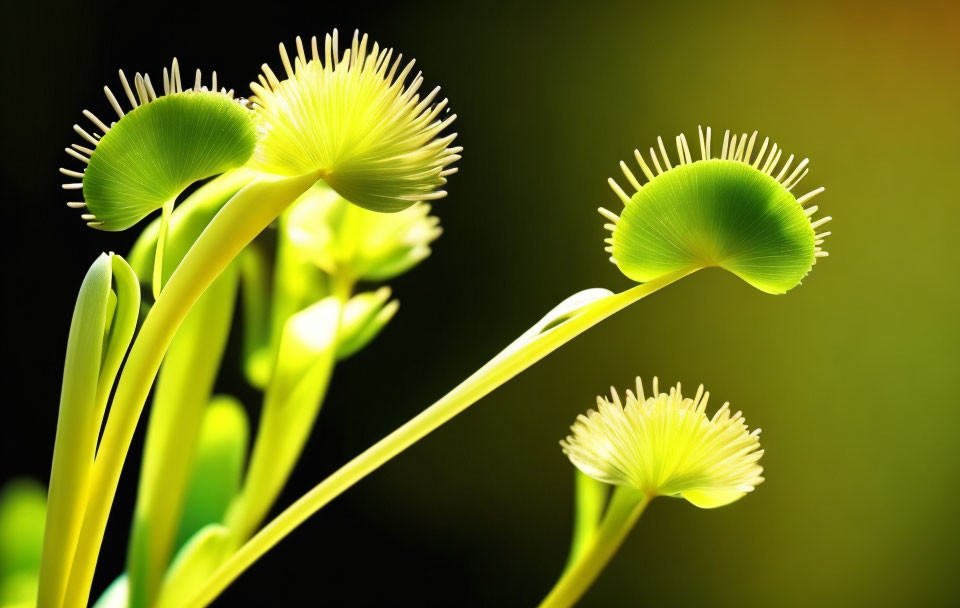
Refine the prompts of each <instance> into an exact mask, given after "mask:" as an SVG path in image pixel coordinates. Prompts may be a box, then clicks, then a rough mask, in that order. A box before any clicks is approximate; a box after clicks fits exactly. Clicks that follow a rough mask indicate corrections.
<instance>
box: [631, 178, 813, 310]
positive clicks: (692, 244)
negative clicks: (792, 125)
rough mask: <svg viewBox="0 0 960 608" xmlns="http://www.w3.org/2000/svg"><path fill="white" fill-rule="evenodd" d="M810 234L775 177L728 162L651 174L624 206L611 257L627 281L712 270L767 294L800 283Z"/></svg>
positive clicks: (809, 260)
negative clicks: (652, 177)
mask: <svg viewBox="0 0 960 608" xmlns="http://www.w3.org/2000/svg"><path fill="white" fill-rule="evenodd" d="M814 240H815V239H814V230H813V228H812V227H811V223H810V220H809V219H808V217H807V214H806V213H805V212H804V209H803V207H802V206H801V205H800V204H799V203H798V202H797V199H796V198H795V197H794V195H793V194H791V193H790V192H789V191H788V190H787V189H786V188H784V186H783V185H782V184H781V183H779V182H778V181H777V180H776V179H774V178H773V177H771V176H769V175H767V174H765V173H763V172H761V171H759V170H757V169H755V168H753V167H752V166H750V165H748V164H745V163H742V162H738V161H732V160H706V161H697V162H695V163H692V164H686V165H682V166H678V167H674V168H673V169H671V170H669V171H667V172H665V173H663V174H661V175H657V176H656V178H655V179H653V181H651V182H650V183H648V184H645V185H644V186H643V187H642V188H640V190H639V191H637V192H636V193H635V194H634V195H633V197H632V198H631V199H630V201H629V202H628V203H627V205H626V207H625V208H624V210H623V213H622V214H621V215H620V219H619V221H618V222H617V224H616V228H615V229H614V231H613V257H614V259H615V260H616V264H617V266H618V267H619V268H620V270H621V271H623V273H624V274H625V275H627V276H628V277H630V278H631V279H633V280H635V281H640V282H646V281H650V280H652V279H655V278H657V277H660V276H663V275H665V274H668V273H670V272H675V271H680V270H694V269H697V268H704V267H709V266H718V267H720V268H724V269H726V270H729V271H730V272H732V273H734V274H736V275H737V276H739V277H740V278H742V279H743V280H745V281H746V282H748V283H750V284H751V285H753V286H754V287H756V288H758V289H760V290H762V291H765V292H768V293H783V292H785V291H787V290H789V289H791V288H793V287H795V286H796V285H798V284H799V283H800V281H801V280H802V279H803V278H804V277H805V276H806V275H807V273H808V272H809V271H810V269H811V268H812V267H813V263H814V259H815V258H814V250H815V244H814Z"/></svg>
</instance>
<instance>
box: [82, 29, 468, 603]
mask: <svg viewBox="0 0 960 608" xmlns="http://www.w3.org/2000/svg"><path fill="white" fill-rule="evenodd" d="M297 46H298V54H297V57H296V58H295V60H294V64H292V65H291V63H290V60H289V57H288V56H287V55H286V52H285V51H284V49H283V47H282V46H281V54H282V59H283V63H284V67H285V69H286V72H287V76H288V79H287V80H284V81H280V80H279V79H277V78H276V76H274V75H273V72H272V71H270V70H269V68H267V67H266V66H265V70H264V71H265V76H264V77H263V78H262V80H261V84H260V85H257V86H256V92H257V93H258V95H257V96H256V97H255V98H253V99H252V101H253V109H254V111H255V112H256V113H257V116H258V118H257V121H256V122H257V124H258V128H259V130H260V131H259V133H260V135H259V143H258V152H257V153H256V158H255V159H254V162H252V164H251V166H253V167H254V168H255V169H259V171H260V172H259V173H258V174H256V175H255V177H254V178H253V180H252V181H251V182H250V183H249V184H247V185H246V186H245V187H243V188H242V189H241V190H240V191H238V192H237V193H236V194H235V195H234V196H233V197H232V198H231V199H230V200H229V201H228V202H227V204H226V205H224V206H223V208H222V209H221V210H220V212H219V213H218V214H217V215H216V216H215V217H214V218H213V220H212V221H211V222H210V224H209V225H208V226H207V227H206V229H205V230H204V231H203V233H202V234H201V236H200V237H199V238H198V239H197V241H196V242H195V243H194V244H193V246H192V247H191V249H190V250H189V252H188V253H187V254H186V255H185V256H184V258H183V261H182V262H181V263H180V265H179V266H178V267H177V269H176V271H175V272H174V273H173V274H172V275H171V277H170V279H169V282H168V283H167V284H166V285H165V286H164V289H163V291H162V292H160V293H159V295H158V297H157V299H156V302H155V304H154V305H153V307H152V308H151V310H150V313H149V314H148V315H147V317H146V319H145V320H144V322H143V325H142V327H141V330H140V333H139V335H138V337H137V340H136V341H135V342H134V344H133V346H132V348H131V349H130V353H129V356H128V358H127V362H126V364H125V366H124V370H123V374H122V375H121V377H120V380H119V383H118V385H117V390H116V393H115V395H114V399H113V403H112V407H111V413H110V416H109V418H108V420H107V424H106V427H105V429H104V434H103V439H102V441H101V449H100V450H99V451H98V453H97V459H96V462H95V464H94V470H93V480H92V486H91V492H90V498H89V501H88V504H87V511H86V515H85V517H84V521H83V526H82V528H81V531H80V539H79V542H78V543H77V553H76V558H75V560H74V564H73V568H72V569H71V570H70V580H69V583H68V585H67V592H66V596H65V597H66V601H65V602H64V603H65V605H67V606H79V605H82V604H83V603H84V602H85V601H86V599H87V597H88V595H89V588H90V584H91V581H92V577H93V571H94V566H95V563H96V555H97V553H98V551H99V548H100V544H101V542H102V538H103V532H104V529H105V526H106V522H107V518H108V515H109V512H110V506H111V504H112V501H113V496H114V493H115V491H116V487H117V482H118V480H119V476H120V472H121V470H122V467H123V463H124V460H125V457H126V453H127V450H128V448H129V445H130V441H131V439H132V436H133V433H134V431H135V428H136V424H137V421H138V419H139V416H140V413H141V410H142V408H143V406H144V402H145V400H146V397H147V394H148V392H149V388H150V384H151V383H152V381H153V379H154V377H155V375H156V373H157V370H158V368H159V366H160V362H161V361H162V359H163V356H164V354H165V352H166V350H167V348H168V346H169V345H170V342H171V340H172V339H173V337H174V335H175V333H176V331H177V328H178V327H179V325H180V324H181V322H182V321H183V320H184V318H185V316H186V314H187V313H188V311H189V310H190V309H191V307H192V306H193V304H194V303H195V302H196V301H197V299H198V298H199V297H200V296H201V294H203V293H204V291H205V290H206V288H207V287H208V286H209V285H210V283H211V282H213V280H214V279H215V278H216V277H217V276H218V275H219V274H220V273H221V272H222V271H223V270H224V269H225V268H226V267H227V266H228V265H229V264H230V263H231V262H232V261H233V259H234V258H235V257H236V256H237V255H238V254H239V253H240V252H241V251H242V250H243V248H244V247H246V245H247V244H249V243H250V242H251V241H252V240H253V239H254V238H255V237H256V236H257V235H258V234H259V233H260V232H261V231H262V230H263V229H264V228H266V227H267V226H268V225H269V224H270V223H271V222H273V221H274V220H275V219H276V218H277V217H278V216H279V215H280V214H281V213H282V212H283V211H284V210H285V209H286V208H287V207H288V206H289V205H290V204H291V203H292V202H293V201H294V200H296V199H297V198H298V197H299V196H300V195H301V194H302V193H304V192H305V191H306V190H307V189H309V188H310V187H311V186H312V185H313V184H314V183H316V182H317V181H318V180H320V179H324V180H325V181H327V183H329V184H331V185H332V186H333V187H334V188H336V189H337V190H338V192H340V193H341V194H346V195H347V196H349V197H350V198H351V199H352V200H354V202H357V203H358V204H365V205H366V206H371V207H375V208H378V209H381V210H390V211H394V210H399V209H403V208H405V207H408V206H410V205H412V204H414V203H416V202H417V201H420V200H428V199H435V198H439V197H442V196H443V195H444V194H445V193H444V192H443V191H439V190H437V187H439V186H441V185H442V184H443V183H445V182H446V176H447V175H449V173H451V172H452V170H451V169H448V168H447V167H448V166H449V165H450V164H451V163H452V162H454V161H455V160H457V159H458V158H459V155H458V154H457V153H458V152H459V148H448V144H449V143H450V142H451V141H452V138H453V137H454V136H452V135H450V136H444V137H439V138H438V135H439V133H440V131H442V130H443V129H444V128H446V126H447V125H449V123H450V121H452V120H453V117H452V116H451V117H448V118H445V119H443V120H440V119H439V118H438V113H439V112H440V110H442V109H443V108H442V107H441V108H440V109H437V106H438V105H441V104H443V103H445V102H441V104H435V105H431V104H433V99H434V97H435V94H436V93H435V92H434V93H431V94H430V95H428V96H427V98H426V99H424V100H423V101H421V100H420V98H419V96H418V95H417V93H416V91H417V89H418V88H419V86H420V84H421V83H422V78H420V77H419V76H417V77H416V78H415V79H414V81H413V82H412V83H411V84H410V85H409V86H408V85H406V83H405V79H406V77H407V75H408V74H409V71H410V69H411V67H412V64H409V65H408V66H407V67H406V68H404V70H403V71H402V72H400V74H399V75H398V74H397V67H398V66H399V65H400V60H399V58H398V59H397V60H396V61H395V62H394V63H393V64H392V67H390V68H389V70H388V69H386V67H385V66H387V65H388V64H389V63H390V58H391V57H392V51H389V50H382V51H381V50H380V49H379V47H378V46H377V45H374V46H373V50H372V51H371V52H370V53H367V49H366V37H364V38H363V40H362V41H361V40H359V38H358V36H355V37H354V43H353V45H352V48H351V49H349V50H347V51H345V52H344V53H343V56H342V57H341V56H340V54H339V50H338V49H337V48H336V45H335V44H333V43H332V40H331V39H330V37H328V39H327V42H326V47H325V51H326V55H325V61H324V60H321V58H320V55H319V53H318V51H317V44H316V41H315V40H314V41H313V43H312V51H313V53H312V57H311V59H309V60H308V59H307V56H306V54H305V51H304V49H303V45H302V43H301V42H300V41H299V40H298V45H297ZM333 83H335V84H333ZM328 85H329V86H328ZM146 95H147V96H150V93H149V87H147V92H146ZM296 100H301V101H309V103H306V104H303V105H301V104H299V103H292V101H296ZM158 101H159V100H158ZM158 101H154V102H151V103H153V104H155V103H158ZM304 112H306V114H305V113H304ZM288 113H290V115H292V116H294V118H293V119H292V120H293V122H291V119H290V116H288V115H287V114H288ZM131 115H132V113H131ZM298 120H299V121H300V122H299V123H298V122H297V121H298ZM292 124H300V127H298V128H291V125H292ZM303 125H309V128H302V126H303ZM91 139H92V140H94V141H91V143H97V141H98V138H97V137H96V136H92V137H91ZM104 139H105V137H104ZM334 142H335V143H336V146H335V149H336V150H337V153H330V148H329V146H330V144H332V143H334ZM438 142H439V143H438ZM81 160H82V159H81ZM126 160H128V161H129V160H131V157H127V158H126ZM90 162H91V163H92V156H91V158H90ZM265 171H270V172H273V173H274V174H273V175H271V174H268V173H266V172H265ZM276 174H280V175H282V176H280V175H276ZM191 175H192V174H191ZM81 177H83V176H81ZM79 187H80V186H79V185H77V186H71V188H79ZM162 205H163V203H162V202H161V203H160V206H162ZM91 221H101V218H100V216H96V217H95V218H91ZM104 225H106V221H104V224H102V225H101V226H100V227H102V226H104ZM163 232H164V230H161V233H163ZM157 257H158V259H162V258H163V256H162V255H161V256H157ZM158 274H159V273H158Z"/></svg>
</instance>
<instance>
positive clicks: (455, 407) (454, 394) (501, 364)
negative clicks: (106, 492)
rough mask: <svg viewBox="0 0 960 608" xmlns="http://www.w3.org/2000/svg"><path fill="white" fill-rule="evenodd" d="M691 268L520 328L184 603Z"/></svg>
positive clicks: (201, 597)
mask: <svg viewBox="0 0 960 608" xmlns="http://www.w3.org/2000/svg"><path fill="white" fill-rule="evenodd" d="M695 270H697V269H695V268H694V269H690V270H683V271H677V272H673V273H670V274H668V275H664V276H662V277H660V278H657V279H655V280H653V281H650V282H648V283H644V284H642V285H637V286H636V287H633V288H631V289H628V290H626V291H624V292H622V293H618V294H611V295H609V296H606V297H603V298H601V299H599V300H595V301H593V302H591V303H590V304H587V305H586V306H584V307H583V308H580V309H578V310H576V311H573V312H572V313H571V315H569V316H565V317H563V318H562V320H560V322H559V323H557V324H552V325H551V324H548V326H547V327H548V328H547V329H545V330H543V331H542V332H541V333H537V334H534V335H529V333H528V334H524V336H523V337H521V338H520V339H519V340H517V341H516V342H514V343H513V344H511V345H510V346H509V347H507V349H505V350H504V351H502V352H501V353H500V354H498V355H497V356H496V357H494V358H493V359H491V360H490V361H489V362H488V363H487V364H486V365H484V366H483V367H482V368H480V369H479V370H478V371H477V372H475V373H474V374H473V375H472V376H470V377H469V378H467V379H466V380H464V381H463V382H462V383H461V384H460V385H459V386H457V387H456V388H455V389H453V390H452V391H450V392H449V393H447V395H446V396H444V397H442V398H441V399H440V400H439V401H437V402H436V403H434V404H433V405H431V406H430V407H428V408H427V409H426V410H424V411H423V412H421V413H420V414H418V415H417V416H416V417H414V418H413V419H411V420H410V421H409V422H407V423H406V424H404V425H403V426H401V427H400V428H398V429H397V430H395V431H394V432H392V433H391V434H389V435H387V436H386V437H385V438H383V439H381V440H380V441H379V442H377V443H376V444H374V445H373V446H371V447H370V448H368V449H367V450H366V451H365V452H363V453H362V454H360V455H359V456H357V457H356V458H354V459H353V460H351V461H350V462H349V463H347V464H346V465H344V466H343V467H341V468H340V469H339V470H338V471H336V472H335V473H333V474H332V475H331V476H330V477H328V478H327V479H325V480H324V481H322V482H321V483H320V484H318V485H317V486H315V487H314V488H313V489H312V490H310V491H309V492H307V493H306V494H305V495H303V496H302V497H301V498H300V499H299V500H297V501H296V502H295V503H293V504H292V505H290V506H289V507H288V508H287V509H286V510H284V511H283V512H282V513H281V514H280V515H278V516H277V517H276V518H275V519H274V520H273V521H271V522H270V523H269V524H267V525H266V526H264V528H263V529H262V530H260V532H258V533H257V534H256V535H254V536H253V537H252V538H251V539H250V540H249V541H247V543H246V544H244V545H243V546H242V547H240V549H239V550H238V551H237V552H236V553H234V554H233V556H231V558H230V559H229V560H228V561H227V562H226V563H225V564H224V565H223V566H221V567H220V569H219V570H217V572H215V573H214V575H213V576H212V577H211V579H210V581H209V582H208V583H207V584H206V585H205V586H204V588H203V589H202V590H201V591H200V592H199V593H198V594H197V595H196V596H195V597H194V599H193V600H192V601H191V603H190V604H189V606H191V607H194V606H205V605H207V604H208V603H209V602H211V601H212V600H213V599H214V598H216V597H217V595H219V594H220V592H221V591H223V590H224V589H225V588H226V587H227V586H228V585H229V584H230V583H231V582H232V581H233V580H234V579H236V578H237V576H239V575H240V574H241V573H242V572H243V571H244V570H246V569H247V568H248V567H249V566H250V565H251V564H253V563H254V562H255V561H256V560H257V559H259V558H260V557H261V556H262V555H263V554H265V553H266V552H267V551H269V550H270V549H271V548H272V547H273V546H274V545H276V544H277V543H278V542H280V540H282V539H283V538H284V537H285V536H287V534H289V533H290V532H292V531H293V530H294V529H295V528H296V527H297V526H299V525H300V524H301V523H303V522H304V521H305V520H306V519H307V518H308V517H310V516H311V515H313V514H314V513H315V512H317V511H318V510H319V509H321V508H322V507H323V506H324V505H326V504H327V503H328V502H330V501H331V500H333V499H334V498H336V497H337V496H339V495H340V494H341V493H343V492H344V491H346V490H347V489H348V488H350V487H351V486H352V485H353V484H355V483H357V482H358V481H360V480H361V479H363V478H364V477H366V476H367V475H369V474H370V473H372V472H373V471H375V470H376V469H377V468H379V467H380V466H381V465H383V464H384V463H385V462H387V461H389V460H390V459H391V458H393V457H394V456H396V455H397V454H399V453H400V452H402V451H403V450H405V449H406V448H408V447H409V446H411V445H413V444H414V443H416V442H417V441H418V440H420V439H421V438H422V437H424V436H425V435H427V434H429V433H430V432H432V431H433V430H435V429H436V428H438V427H439V426H440V425H442V424H443V423H445V422H447V421H448V420H450V419H451V418H453V417H454V416H456V415H457V414H459V413H460V412H462V411H463V410H465V409H466V408H467V407H469V406H470V405H472V404H474V403H476V402H477V401H479V400H480V399H481V398H483V397H484V396H485V395H487V394H488V393H490V392H491V391H493V390H494V389H496V388H497V387H499V386H500V385H502V384H504V383H505V382H507V381H508V380H510V379H511V378H513V377H514V376H516V375H517V374H519V373H520V372H522V371H524V370H525V369H527V368H528V367H530V366H531V365H533V364H534V363H536V362H537V361H539V360H540V359H542V358H543V357H545V356H546V355H548V354H550V353H551V352H553V351H554V350H556V349H557V348H559V347H560V346H562V345H564V344H566V343H567V342H569V341H570V340H571V339H573V338H575V337H576V336H578V335H580V334H581V333H582V332H584V331H586V330H587V329H589V328H590V327H592V326H594V325H596V324H597V323H599V322H600V321H602V320H604V319H606V318H607V317H609V316H611V315H613V314H614V313H616V312H618V311H620V310H623V309H624V308H626V307H627V306H629V305H630V304H633V303H634V302H636V301H638V300H640V299H642V298H644V297H645V296H647V295H649V294H651V293H653V292H655V291H658V290H659V289H662V288H663V287H666V286H667V285H669V284H671V283H673V282H675V281H677V280H679V279H681V278H683V277H685V276H687V275H688V274H691V273H692V272H694V271H695Z"/></svg>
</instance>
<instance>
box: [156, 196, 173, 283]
mask: <svg viewBox="0 0 960 608" xmlns="http://www.w3.org/2000/svg"><path fill="white" fill-rule="evenodd" d="M172 213H173V200H169V201H167V202H165V203H164V204H163V210H162V211H161V212H160V234H159V235H157V253H156V255H154V256H153V283H152V285H153V299H154V300H156V299H157V298H159V297H160V290H161V289H162V285H161V284H162V282H163V250H164V245H166V243H167V233H169V232H170V215H171V214H172Z"/></svg>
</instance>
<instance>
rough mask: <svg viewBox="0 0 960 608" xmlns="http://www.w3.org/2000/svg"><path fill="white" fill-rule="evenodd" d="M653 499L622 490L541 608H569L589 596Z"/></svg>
mask: <svg viewBox="0 0 960 608" xmlns="http://www.w3.org/2000/svg"><path fill="white" fill-rule="evenodd" d="M649 502H650V499H649V498H648V497H647V496H646V495H645V494H644V493H643V492H641V491H639V490H634V489H633V488H626V487H619V488H617V489H616V490H615V491H614V493H613V497H612V498H611V499H610V505H609V506H608V507H607V512H606V514H605V515H604V516H603V522H602V523H601V524H600V527H599V528H597V531H596V532H595V533H594V534H593V536H591V537H590V539H589V540H588V541H587V542H586V543H585V544H584V546H583V548H582V550H581V551H580V553H579V554H578V555H577V557H576V558H575V559H574V560H573V562H571V563H570V564H569V565H568V566H567V568H566V569H565V570H564V571H563V574H562V575H561V576H560V580H559V581H557V584H556V585H555V586H554V587H553V590H552V591H550V594H549V595H547V597H546V598H545V599H544V600H543V602H542V603H541V604H540V608H569V607H570V606H573V605H574V604H575V603H576V602H577V600H579V599H580V597H581V596H583V594H584V593H586V591H587V589H589V588H590V585H592V584H593V581H595V580H596V579H597V577H598V576H599V575H600V572H602V571H603V568H604V567H605V566H606V565H607V563H608V562H609V561H610V559H611V558H612V557H613V556H614V554H615V553H616V552H617V549H619V548H620V545H621V544H623V540H624V539H625V538H626V537H627V534H629V533H630V530H632V529H633V526H634V525H635V524H636V523H637V520H638V519H639V518H640V515H641V514H642V513H643V510H644V509H645V508H646V506H647V504H648V503H649Z"/></svg>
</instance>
